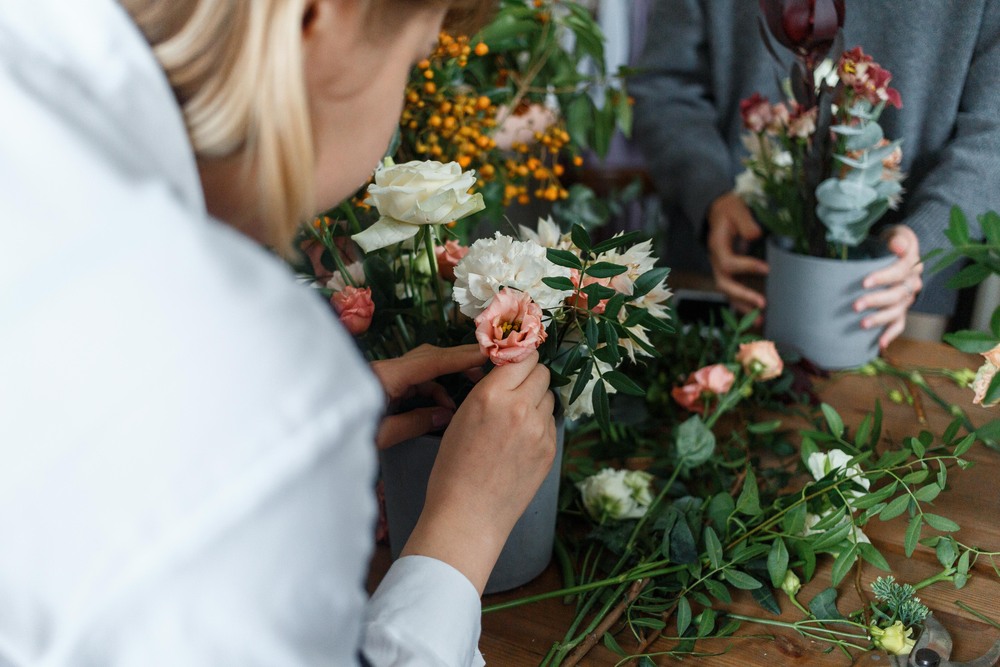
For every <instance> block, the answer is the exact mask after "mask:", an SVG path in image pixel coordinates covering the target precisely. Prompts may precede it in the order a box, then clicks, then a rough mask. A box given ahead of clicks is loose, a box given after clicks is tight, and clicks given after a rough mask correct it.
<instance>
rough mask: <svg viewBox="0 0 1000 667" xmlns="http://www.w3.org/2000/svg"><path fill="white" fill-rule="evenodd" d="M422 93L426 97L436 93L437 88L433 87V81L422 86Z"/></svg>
mask: <svg viewBox="0 0 1000 667" xmlns="http://www.w3.org/2000/svg"><path fill="white" fill-rule="evenodd" d="M424 92H425V93H427V94H428V95H433V94H434V93H436V92H437V86H435V85H434V82H433V81H428V82H427V83H425V84H424Z"/></svg>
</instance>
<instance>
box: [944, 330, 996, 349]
mask: <svg viewBox="0 0 1000 667" xmlns="http://www.w3.org/2000/svg"><path fill="white" fill-rule="evenodd" d="M943 340H944V342H946V343H948V344H949V345H951V346H952V347H954V348H957V349H959V350H961V351H962V352H968V353H970V354H979V353H981V352H987V351H989V350H992V349H993V348H994V347H996V346H997V343H998V342H1000V341H998V340H997V338H996V337H995V336H994V335H993V334H990V333H986V332H984V331H956V332H955V333H949V334H945V335H944V336H943Z"/></svg>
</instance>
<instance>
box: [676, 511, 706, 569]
mask: <svg viewBox="0 0 1000 667" xmlns="http://www.w3.org/2000/svg"><path fill="white" fill-rule="evenodd" d="M698 556H699V553H698V547H697V545H696V544H695V539H694V534H693V533H692V532H691V526H689V525H688V522H687V521H686V520H685V519H684V518H683V517H681V518H680V519H678V521H677V523H675V524H674V527H673V528H672V529H671V530H670V559H671V560H672V561H674V562H675V563H679V564H681V565H688V564H690V563H696V562H698Z"/></svg>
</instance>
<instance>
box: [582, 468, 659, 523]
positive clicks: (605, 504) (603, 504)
mask: <svg viewBox="0 0 1000 667" xmlns="http://www.w3.org/2000/svg"><path fill="white" fill-rule="evenodd" d="M652 479H653V476H652V475H650V474H649V473H645V472H640V471H627V470H615V469H613V468H605V469H604V470H602V471H600V472H599V473H597V474H596V475H591V476H590V477H588V478H587V479H585V480H583V481H582V482H578V483H577V485H576V486H577V488H578V489H579V490H580V495H581V496H582V497H583V505H584V507H586V508H587V512H588V513H589V514H590V516H592V517H593V518H594V519H595V520H597V521H604V520H605V519H638V518H640V517H642V515H644V514H645V513H646V510H647V509H648V508H649V503H650V502H651V500H652V494H651V492H650V490H649V484H650V482H651V481H652ZM641 500H645V502H641Z"/></svg>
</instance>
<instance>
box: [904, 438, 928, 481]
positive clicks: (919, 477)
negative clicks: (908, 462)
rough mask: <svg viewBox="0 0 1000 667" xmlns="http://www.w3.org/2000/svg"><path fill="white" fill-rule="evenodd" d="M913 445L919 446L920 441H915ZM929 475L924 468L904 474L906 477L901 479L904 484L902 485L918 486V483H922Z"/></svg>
mask: <svg viewBox="0 0 1000 667" xmlns="http://www.w3.org/2000/svg"><path fill="white" fill-rule="evenodd" d="M913 444H914V445H919V444H920V441H919V440H917V441H916V442H914V443H913ZM920 447H921V448H922V447H923V445H920ZM914 450H916V447H914ZM917 456H921V455H920V454H917ZM930 474H931V473H930V471H929V470H927V469H926V468H921V469H919V470H914V471H913V472H911V473H907V474H906V475H905V476H904V477H903V483H904V484H920V483H921V482H922V481H924V480H925V479H927V477H928V476H929V475H930Z"/></svg>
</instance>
